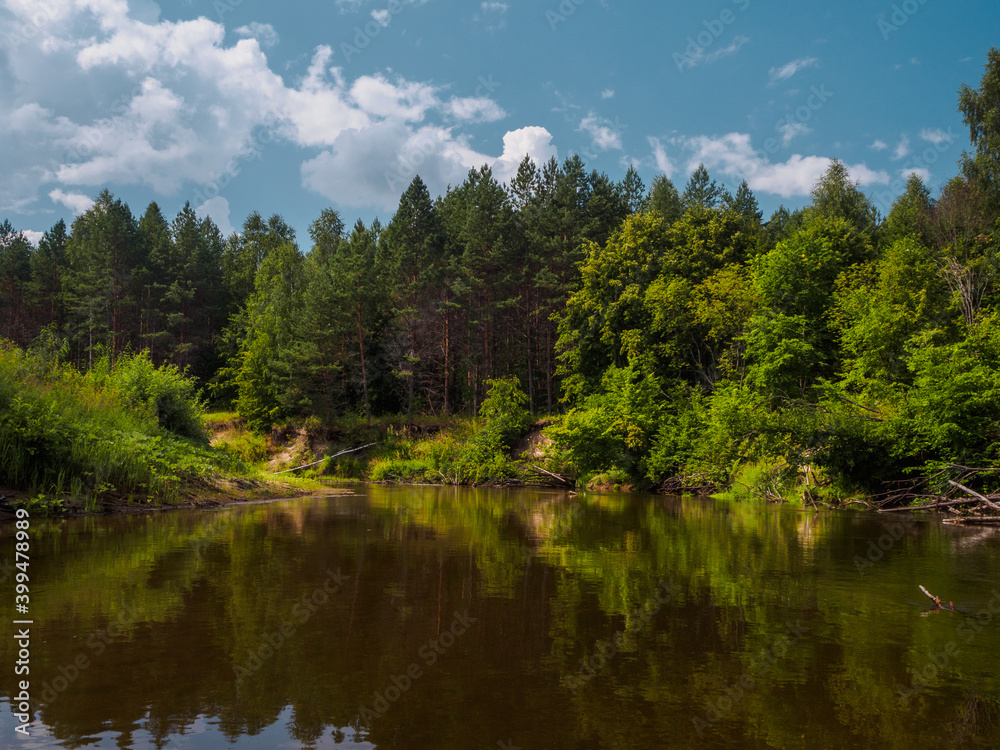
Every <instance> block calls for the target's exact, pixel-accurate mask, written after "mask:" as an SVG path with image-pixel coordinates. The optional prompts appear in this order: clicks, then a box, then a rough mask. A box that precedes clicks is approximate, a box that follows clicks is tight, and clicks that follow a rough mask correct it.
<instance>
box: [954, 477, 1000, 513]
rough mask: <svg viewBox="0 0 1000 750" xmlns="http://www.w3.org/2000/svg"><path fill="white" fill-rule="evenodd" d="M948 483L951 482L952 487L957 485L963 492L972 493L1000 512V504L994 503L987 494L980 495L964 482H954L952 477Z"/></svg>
mask: <svg viewBox="0 0 1000 750" xmlns="http://www.w3.org/2000/svg"><path fill="white" fill-rule="evenodd" d="M948 484H950V485H951V486H952V487H957V488H958V489H960V490H962V492H965V493H966V494H969V495H972V496H973V497H974V498H976V499H977V500H979V501H981V502H984V503H986V504H987V505H988V506H989V507H990V508H992V509H993V510H995V511H996V512H997V513H1000V505H997V504H996V503H994V502H993V501H992V500H990V499H989V498H988V497H986V496H985V495H980V494H979V493H978V492H976V491H975V490H970V489H969V488H968V487H966V486H965V485H964V484H959V483H958V482H954V481H952V480H951V479H949V480H948Z"/></svg>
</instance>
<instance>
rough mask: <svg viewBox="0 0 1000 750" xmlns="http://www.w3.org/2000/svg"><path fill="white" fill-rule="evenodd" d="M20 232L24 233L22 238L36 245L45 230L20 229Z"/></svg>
mask: <svg viewBox="0 0 1000 750" xmlns="http://www.w3.org/2000/svg"><path fill="white" fill-rule="evenodd" d="M21 234H23V235H24V239H26V240H27V241H28V242H30V243H31V244H32V245H34V246H35V247H38V243H39V242H41V241H42V237H44V236H45V232H37V231H35V230H34V229H22V230H21Z"/></svg>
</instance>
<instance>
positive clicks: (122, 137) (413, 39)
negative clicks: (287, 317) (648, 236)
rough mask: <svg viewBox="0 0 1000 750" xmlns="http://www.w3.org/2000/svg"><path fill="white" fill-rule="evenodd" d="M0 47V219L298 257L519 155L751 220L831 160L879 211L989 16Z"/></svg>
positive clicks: (391, 27)
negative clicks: (247, 223)
mask: <svg viewBox="0 0 1000 750" xmlns="http://www.w3.org/2000/svg"><path fill="white" fill-rule="evenodd" d="M0 29H2V30H3V31H0V158H2V162H3V164H4V166H5V170H4V171H5V178H6V179H4V180H3V181H2V182H0V218H9V219H10V220H11V222H12V223H13V224H14V225H15V227H16V228H18V229H24V230H27V231H28V232H29V236H31V237H34V238H37V237H38V236H39V235H40V233H41V231H43V230H45V229H47V228H48V227H50V226H51V225H52V224H53V223H55V222H56V221H57V220H58V219H59V218H64V219H66V220H67V221H71V220H72V218H73V216H74V215H75V214H76V213H79V212H80V211H83V210H86V208H87V207H88V206H89V204H90V200H91V199H92V198H93V197H94V196H95V195H96V194H97V193H98V192H99V191H100V190H101V189H102V188H105V187H107V188H108V189H110V190H111V191H112V192H113V193H114V194H115V195H116V196H119V197H121V198H123V199H124V200H126V201H127V202H128V203H129V205H130V206H131V207H132V209H133V211H134V212H136V213H141V212H142V211H143V210H144V208H145V206H146V204H147V203H148V202H149V201H150V200H156V201H157V202H158V203H159V204H160V205H161V207H162V208H163V210H164V212H165V213H166V214H167V215H168V216H173V215H174V214H175V213H176V212H177V210H179V209H180V207H181V206H183V204H184V202H185V201H190V202H191V203H192V205H194V206H195V207H196V208H197V209H198V210H199V211H200V212H201V213H203V214H210V215H211V216H212V217H213V219H215V221H216V222H217V223H218V224H219V225H220V226H221V227H222V228H223V229H224V230H225V231H230V230H231V229H232V228H239V226H240V225H241V224H242V222H243V220H244V219H245V217H246V216H247V214H249V213H250V212H251V211H253V210H259V211H260V212H261V213H263V214H265V215H269V214H271V213H280V214H282V215H283V216H284V217H285V219H286V220H287V221H288V222H289V223H290V224H291V225H292V226H293V227H295V228H296V230H297V231H298V234H299V238H300V241H301V242H302V244H303V245H305V244H307V243H308V239H307V234H306V230H307V227H308V225H309V223H310V222H311V221H312V220H313V219H315V218H316V217H317V216H318V215H319V213H320V211H321V210H322V209H323V208H325V207H327V206H333V207H334V208H336V209H338V210H339V211H340V212H341V215H342V216H343V218H344V220H345V222H346V223H348V225H350V224H352V223H353V222H354V220H355V219H357V218H359V217H360V218H362V219H364V220H365V221H366V222H367V221H370V220H371V219H372V218H373V217H375V216H376V215H377V216H379V217H380V218H382V220H383V222H384V221H387V220H388V219H389V218H391V215H392V213H393V210H394V208H395V206H396V204H397V202H398V198H399V195H400V194H401V193H402V191H403V190H404V189H405V187H406V185H407V184H408V183H409V182H410V180H411V179H412V177H413V176H414V175H415V174H417V173H419V174H420V175H421V176H422V177H423V178H424V180H425V181H426V182H427V183H428V184H429V186H430V188H431V190H432V192H433V193H435V194H437V193H441V192H443V191H444V190H445V189H446V187H447V185H448V184H458V183H460V182H461V181H462V180H463V179H464V177H465V175H466V173H467V172H468V170H469V169H470V168H473V167H478V166H480V165H481V164H483V163H487V164H489V165H490V166H492V167H493V169H494V173H495V174H496V175H497V176H498V177H499V178H501V179H508V178H509V177H511V176H512V175H513V173H514V171H515V170H516V168H517V164H518V163H519V162H520V160H521V159H522V158H523V157H524V156H525V155H526V154H527V155H529V156H531V157H532V158H534V159H536V160H538V161H545V160H547V159H548V158H549V157H550V156H553V155H554V156H557V157H558V158H559V159H560V161H561V160H562V159H564V158H565V157H567V156H569V155H570V154H573V153H579V154H580V155H581V156H583V158H584V159H585V161H586V163H587V165H588V166H589V167H591V168H595V169H597V170H599V171H603V172H606V173H607V174H609V175H610V176H611V177H613V178H614V179H620V178H621V177H622V176H623V175H624V173H625V170H626V169H627V168H628V165H629V164H634V165H635V166H636V167H637V168H638V170H639V173H640V175H641V176H642V177H643V179H644V180H645V181H646V183H647V184H649V182H650V181H651V180H652V178H653V177H654V176H656V175H657V174H659V173H666V174H667V175H668V176H669V177H670V178H671V179H672V180H673V181H674V183H675V184H677V186H678V188H680V189H683V186H684V184H685V182H686V181H687V178H688V176H689V174H690V172H691V171H692V170H693V168H694V167H695V166H697V164H698V163H699V162H704V163H705V164H706V165H707V166H708V168H709V171H710V173H711V174H712V176H713V177H715V178H716V179H718V180H719V181H720V182H723V183H725V184H726V185H727V186H728V187H731V188H735V187H736V186H737V185H738V184H739V182H740V180H741V179H744V178H745V179H747V180H748V182H749V183H750V185H751V187H752V188H753V189H754V191H755V193H756V194H757V197H758V200H759V201H760V203H761V206H762V208H763V209H764V210H765V212H767V213H768V214H769V213H770V212H771V211H773V210H774V209H775V208H777V207H778V206H779V205H780V204H784V205H786V206H789V207H793V206H799V205H802V204H803V203H805V202H806V201H807V200H808V193H809V190H810V188H811V186H812V185H813V184H814V183H815V180H816V178H817V177H818V176H819V175H821V174H822V173H823V171H825V169H826V167H827V166H828V164H829V159H830V158H838V159H840V160H842V161H843V162H845V163H846V164H847V165H848V166H849V168H850V169H851V173H852V175H853V177H854V178H855V179H856V180H859V181H860V182H861V184H862V186H863V188H864V189H865V190H866V191H867V192H869V193H871V194H872V195H873V196H875V198H876V203H877V204H878V205H879V206H880V208H882V210H883V212H884V211H886V210H887V209H888V206H889V205H890V204H891V200H892V199H893V197H895V195H898V193H899V192H900V190H901V188H902V185H903V182H904V181H905V176H906V175H907V174H908V173H909V172H911V171H917V172H918V173H919V174H921V176H923V177H924V178H925V179H926V180H927V181H928V183H929V184H930V185H931V186H932V187H934V188H937V187H939V186H940V185H941V184H943V182H945V181H947V180H948V179H949V178H950V177H952V176H954V174H955V173H956V171H957V167H956V163H957V161H958V159H959V157H960V155H961V153H962V151H963V150H964V149H966V148H968V130H967V129H966V128H965V126H964V125H963V123H962V120H961V116H960V115H959V114H958V112H957V106H956V105H957V91H958V89H959V87H960V86H961V85H962V84H963V83H969V84H970V85H973V86H978V84H979V81H980V78H981V76H982V71H983V65H984V63H985V60H986V53H987V50H988V49H989V47H990V45H998V44H1000V38H998V36H997V30H998V29H1000V4H998V3H995V2H987V1H985V0H984V1H983V2H973V1H972V0H957V1H956V0H952V1H951V2H944V0H905V2H886V1H884V0H843V1H842V2H838V3H822V4H816V3H803V2H801V1H798V2H793V1H792V0H772V1H769V2H764V0H715V1H714V2H699V3H691V2H660V3H655V4H654V3H648V4H646V3H643V4H639V3H623V2H615V0H561V2H560V0H548V1H547V0H542V2H530V3H528V2H518V0H488V1H486V2H457V1H456V0H328V1H327V2H323V3H318V2H308V3H307V2H296V1H295V0H290V1H286V2H283V3H275V2H264V1H263V0H163V1H162V2H159V3H156V2H153V0H0Z"/></svg>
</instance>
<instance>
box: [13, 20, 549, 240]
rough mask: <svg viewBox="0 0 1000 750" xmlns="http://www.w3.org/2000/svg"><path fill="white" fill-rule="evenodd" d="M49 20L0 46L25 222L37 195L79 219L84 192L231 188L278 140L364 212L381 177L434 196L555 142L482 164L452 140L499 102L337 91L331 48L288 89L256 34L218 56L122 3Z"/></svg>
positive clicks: (495, 110) (222, 208)
mask: <svg viewBox="0 0 1000 750" xmlns="http://www.w3.org/2000/svg"><path fill="white" fill-rule="evenodd" d="M4 2H5V3H6V5H5V6H3V7H5V8H6V9H7V10H6V14H7V15H10V13H11V10H10V9H11V8H14V11H13V12H14V13H16V14H17V15H18V17H19V18H21V19H25V18H30V14H31V13H32V12H34V11H33V8H35V6H34V5H33V4H32V3H31V2H29V0H0V6H2V4H3V3H4ZM380 4H381V3H380ZM421 4H423V0H408V1H407V2H406V3H405V5H406V7H409V6H410V5H421ZM486 5H491V4H490V3H487V4H486ZM499 5H503V3H500V4H499ZM3 7H0V18H4V17H5V16H4V15H3V14H4V12H5V11H4V10H3ZM53 8H56V9H57V10H58V12H59V13H61V14H62V15H61V16H60V20H59V21H58V22H56V21H52V22H51V23H49V24H46V25H45V26H44V27H42V28H41V29H39V34H38V37H39V38H38V39H36V40H34V43H33V44H32V45H30V49H29V45H24V46H23V47H20V48H19V49H18V52H19V54H18V55H11V54H10V49H9V48H8V47H6V46H5V45H8V44H9V43H10V40H9V38H8V37H6V36H4V35H0V65H5V66H6V67H5V68H4V76H8V75H9V78H10V80H5V85H4V87H3V88H2V90H0V159H3V161H4V164H5V175H6V177H7V179H6V180H4V181H2V182H0V208H2V209H4V210H7V209H10V208H12V207H13V208H16V209H17V210H19V211H20V210H22V209H25V210H27V209H30V208H31V207H32V206H37V204H38V201H39V199H40V196H44V195H46V194H48V195H49V196H50V197H51V199H52V200H53V201H56V202H58V203H60V204H62V205H65V206H67V207H68V208H70V209H72V210H73V211H75V212H77V213H79V212H81V211H84V210H86V209H87V208H89V206H90V205H91V204H92V203H91V200H90V199H89V198H88V197H86V195H84V194H83V192H80V190H81V188H84V189H86V188H96V187H102V186H105V185H109V186H112V187H114V188H117V187H120V186H122V185H136V184H144V185H147V186H148V187H150V188H151V189H152V190H153V192H154V193H156V194H158V195H163V196H176V195H177V194H178V193H179V192H180V191H190V190H192V189H193V188H195V187H199V186H201V187H204V186H206V185H209V184H211V183H213V181H216V180H222V179H223V178H225V180H226V181H227V183H228V180H229V179H232V178H234V177H235V176H237V175H238V174H239V172H240V165H241V164H242V163H243V162H244V161H245V160H247V159H250V158H256V157H258V156H260V153H261V152H262V150H264V149H266V148H268V145H267V144H269V143H270V142H271V141H272V140H274V139H277V140H279V141H284V142H286V143H290V144H291V145H293V146H295V147H298V148H299V149H301V150H302V156H301V158H302V160H303V164H302V168H301V174H302V179H303V183H304V185H305V186H306V187H307V188H309V189H311V190H314V191H316V192H318V193H320V194H322V195H325V196H327V197H330V198H334V199H342V201H343V203H344V204H345V205H351V206H362V207H364V206H385V205H388V204H389V203H390V199H391V203H392V204H393V205H394V204H395V201H396V200H398V196H399V193H400V189H397V188H398V186H396V187H394V188H392V189H390V187H389V184H388V183H389V182H391V181H392V180H391V179H389V180H387V177H386V175H388V176H389V177H390V178H392V177H393V175H397V176H398V175H403V176H405V177H406V178H407V179H406V182H409V179H411V178H412V175H413V174H416V172H417V170H418V169H419V172H420V174H421V175H422V176H423V177H424V178H425V179H426V180H427V182H428V184H429V185H431V186H432V189H435V190H439V191H443V190H444V189H445V188H446V187H447V185H448V184H449V183H450V184H457V183H458V182H461V181H462V180H463V179H464V178H465V175H466V174H467V172H468V170H469V169H470V168H473V167H478V166H481V165H482V164H484V163H486V164H491V165H493V166H494V168H495V169H496V170H497V172H498V175H501V174H502V175H507V174H510V176H512V175H513V172H516V168H517V165H518V163H519V162H520V160H521V158H523V156H524V154H525V153H529V154H530V155H531V156H532V158H538V159H540V160H542V161H544V160H546V159H547V158H548V157H549V156H553V155H555V154H556V149H555V146H554V145H553V144H552V136H551V134H550V133H549V132H548V131H547V130H545V129H544V128H538V127H527V128H521V129H519V130H511V131H510V132H508V133H507V135H506V136H505V138H504V149H503V152H502V153H501V155H500V156H490V155H487V154H482V153H478V152H477V151H476V150H475V149H473V148H472V147H471V146H470V145H469V140H468V137H467V136H466V135H465V134H463V133H462V132H460V130H459V129H460V128H461V127H463V126H464V125H466V124H469V123H477V122H494V121H496V120H499V119H501V118H503V117H505V116H506V113H505V112H504V111H503V109H502V108H501V107H500V106H499V105H498V104H497V103H496V102H495V101H493V100H492V99H490V98H487V97H466V98H463V97H451V98H445V97H444V96H442V91H443V90H444V87H443V86H439V85H436V84H433V83H428V82H419V81H410V80H406V79H404V78H402V77H399V76H395V75H392V74H372V75H364V76H360V77H357V78H355V79H351V80H348V79H347V78H346V76H345V73H344V70H343V69H341V68H339V67H336V66H334V65H333V60H334V52H333V50H332V49H331V48H330V47H327V46H320V47H317V48H316V49H315V51H314V52H313V56H312V60H311V63H310V65H309V68H308V70H307V72H306V74H305V76H303V78H302V79H301V80H299V81H289V82H286V81H285V80H284V79H283V78H282V77H281V76H280V75H278V74H277V73H275V72H274V70H273V69H272V68H271V65H270V63H269V61H268V59H267V56H266V54H265V53H264V51H263V45H266V44H269V43H271V42H272V41H274V40H275V39H276V34H274V35H271V34H270V32H271V31H273V29H272V28H271V27H268V26H266V25H264V24H248V25H246V26H241V27H240V28H239V29H237V30H236V33H237V34H239V35H241V36H244V37H248V38H243V39H240V40H238V41H237V42H236V43H235V44H231V46H225V42H224V40H225V38H226V30H225V28H224V27H223V26H222V25H221V24H219V23H216V22H214V21H211V20H209V19H206V18H198V19H195V20H193V21H183V22H172V21H160V20H158V18H156V17H155V14H152V15H151V14H149V13H144V14H141V16H142V18H144V19H146V20H140V19H139V18H137V17H136V15H137V14H134V13H131V14H130V10H129V5H128V3H127V2H125V0H79V2H77V3H76V4H63V3H54V4H53ZM484 9H485V8H484ZM36 10H37V9H36ZM489 10H490V11H491V12H499V11H500V9H499V8H492V7H491V8H489ZM8 63H10V64H8ZM102 87H103V89H102ZM95 89H96V91H95V94H94V95H93V96H90V95H89V94H88V97H85V98H84V101H85V102H87V103H85V104H83V105H80V104H73V105H72V107H73V108H72V109H70V108H69V106H70V105H66V108H65V109H64V108H63V106H62V105H53V104H49V102H58V101H60V96H59V93H60V92H61V91H66V92H75V91H88V92H90V91H91V90H95ZM116 96H117V98H115V97H116ZM43 97H44V98H43ZM62 98H63V99H65V100H69V99H73V100H74V101H79V100H80V98H81V97H79V96H74V97H69V96H66V97H62ZM42 102H44V103H45V105H44V106H43V104H42ZM265 136H266V137H265ZM220 184H221V182H220ZM404 187H405V184H404ZM204 192H206V193H208V194H209V195H213V193H210V192H209V191H207V190H206V191H204ZM214 195H215V196H216V197H213V198H212V199H211V200H208V201H206V200H204V198H201V199H196V200H195V201H193V202H197V203H200V205H199V208H198V210H202V209H203V210H204V211H205V212H206V214H210V215H212V216H213V219H215V220H216V222H217V223H219V224H220V226H221V224H222V223H223V222H224V221H228V219H224V218H223V216H225V215H226V212H227V209H228V202H227V201H226V200H225V199H224V198H222V197H221V196H218V195H217V194H214Z"/></svg>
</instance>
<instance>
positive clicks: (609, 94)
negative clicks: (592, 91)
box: [601, 89, 615, 99]
mask: <svg viewBox="0 0 1000 750" xmlns="http://www.w3.org/2000/svg"><path fill="white" fill-rule="evenodd" d="M601 98H602V99H614V98H615V90H614V89H604V91H602V92H601Z"/></svg>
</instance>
